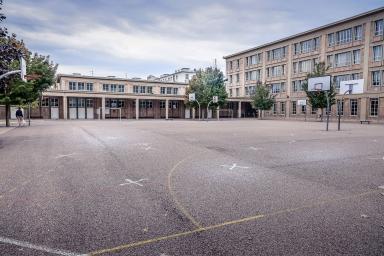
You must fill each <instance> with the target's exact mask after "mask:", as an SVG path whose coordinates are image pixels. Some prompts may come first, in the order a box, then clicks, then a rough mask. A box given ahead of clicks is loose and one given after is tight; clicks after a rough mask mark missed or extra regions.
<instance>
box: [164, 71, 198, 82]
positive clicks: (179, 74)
mask: <svg viewBox="0 0 384 256" xmlns="http://www.w3.org/2000/svg"><path fill="white" fill-rule="evenodd" d="M194 75H196V70H195V69H193V70H192V69H190V68H182V69H179V70H176V71H175V73H173V74H163V75H161V76H160V78H158V79H157V80H158V81H162V82H175V83H189V80H191V79H192V77H193V76H194Z"/></svg>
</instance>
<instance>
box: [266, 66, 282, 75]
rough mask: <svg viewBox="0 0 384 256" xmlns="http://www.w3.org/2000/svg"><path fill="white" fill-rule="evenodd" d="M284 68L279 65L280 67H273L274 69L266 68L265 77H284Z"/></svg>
mask: <svg viewBox="0 0 384 256" xmlns="http://www.w3.org/2000/svg"><path fill="white" fill-rule="evenodd" d="M284 66H285V65H280V66H274V67H270V68H267V76H268V77H276V76H282V75H284Z"/></svg>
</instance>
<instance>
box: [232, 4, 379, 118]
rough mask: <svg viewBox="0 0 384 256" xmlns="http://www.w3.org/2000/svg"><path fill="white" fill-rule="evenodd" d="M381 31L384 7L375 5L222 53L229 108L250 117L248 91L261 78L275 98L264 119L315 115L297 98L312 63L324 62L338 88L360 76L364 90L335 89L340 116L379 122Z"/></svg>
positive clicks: (302, 95)
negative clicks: (352, 14) (375, 7)
mask: <svg viewBox="0 0 384 256" xmlns="http://www.w3.org/2000/svg"><path fill="white" fill-rule="evenodd" d="M383 31H384V8H378V9H375V10H372V11H369V12H366V13H362V14H359V15H356V16H353V17H350V18H347V19H343V20H340V21H337V22H334V23H331V24H328V25H325V26H321V27H319V28H315V29H312V30H309V31H305V32H302V33H299V34H296V35H293V36H289V37H287V38H283V39H280V40H277V41H274V42H271V43H267V44H264V45H260V46H257V47H254V48H251V49H246V50H244V51H241V52H237V53H233V54H230V55H228V56H225V57H224V59H225V61H226V76H227V78H228V83H227V85H226V89H227V92H228V94H229V101H230V102H231V104H232V108H233V109H235V110H236V109H237V108H238V109H239V110H240V109H241V111H239V112H238V115H239V116H240V115H241V116H245V117H246V116H250V115H252V109H250V108H249V105H250V104H249V102H250V95H252V93H253V92H254V91H255V88H256V84H257V83H258V82H262V83H263V84H266V85H267V86H268V87H269V88H270V90H271V92H272V93H273V94H274V95H275V96H276V98H275V99H276V103H275V104H274V106H273V108H272V109H271V110H270V111H266V115H267V116H268V117H269V118H281V119H295V118H299V119H304V116H307V117H308V118H315V117H316V116H318V114H319V111H318V110H317V109H311V108H310V106H301V105H298V100H304V99H306V94H305V92H304V91H303V88H302V82H303V81H304V80H305V79H306V76H307V74H308V73H309V72H312V71H313V68H314V65H315V63H318V62H325V63H326V65H327V66H329V70H328V72H327V74H328V75H331V77H332V80H333V81H334V83H335V85H336V88H337V89H338V90H339V86H340V82H341V81H350V80H352V82H353V81H356V80H361V79H363V93H360V94H352V95H345V96H344V95H343V94H344V92H342V91H339V94H338V96H337V99H339V100H341V111H340V112H341V115H342V116H343V117H342V118H343V119H349V120H358V121H359V120H371V121H384V54H383V52H384V49H383V48H384V32H383ZM300 102H302V101H300ZM332 114H333V116H335V115H336V105H334V106H333V107H332Z"/></svg>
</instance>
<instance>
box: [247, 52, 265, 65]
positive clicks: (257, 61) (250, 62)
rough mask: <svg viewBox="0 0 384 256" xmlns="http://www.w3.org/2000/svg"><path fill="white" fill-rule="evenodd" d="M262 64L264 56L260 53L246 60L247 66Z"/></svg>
mask: <svg viewBox="0 0 384 256" xmlns="http://www.w3.org/2000/svg"><path fill="white" fill-rule="evenodd" d="M261 62H262V54H261V53H258V54H256V55H252V56H249V57H247V58H246V63H247V66H251V65H256V64H260V63H261Z"/></svg>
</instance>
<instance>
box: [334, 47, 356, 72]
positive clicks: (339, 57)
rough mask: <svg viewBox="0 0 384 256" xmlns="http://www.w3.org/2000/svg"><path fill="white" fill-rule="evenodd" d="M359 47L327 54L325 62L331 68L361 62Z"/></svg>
mask: <svg viewBox="0 0 384 256" xmlns="http://www.w3.org/2000/svg"><path fill="white" fill-rule="evenodd" d="M360 52H361V51H360V49H358V50H353V51H348V52H341V53H337V54H334V55H328V56H327V64H328V66H329V67H331V68H337V67H347V66H351V65H356V64H360V63H361V54H360Z"/></svg>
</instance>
